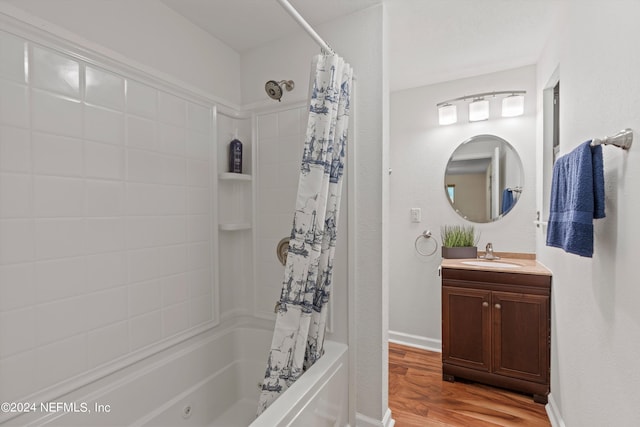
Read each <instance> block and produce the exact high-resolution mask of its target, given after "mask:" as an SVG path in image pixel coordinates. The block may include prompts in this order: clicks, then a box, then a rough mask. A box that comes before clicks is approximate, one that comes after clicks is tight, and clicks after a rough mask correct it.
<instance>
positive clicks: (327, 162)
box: [258, 55, 353, 415]
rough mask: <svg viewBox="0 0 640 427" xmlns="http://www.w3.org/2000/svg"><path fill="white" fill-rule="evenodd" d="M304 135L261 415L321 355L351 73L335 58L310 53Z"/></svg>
mask: <svg viewBox="0 0 640 427" xmlns="http://www.w3.org/2000/svg"><path fill="white" fill-rule="evenodd" d="M311 68H312V69H311V77H310V102H309V118H308V121H307V132H306V136H305V141H304V151H303V154H302V165H301V168H300V178H299V181H298V195H297V197H296V205H295V212H294V215H293V227H292V229H291V236H290V240H289V251H288V254H287V263H286V265H285V271H284V280H283V282H282V292H281V294H280V300H279V302H278V310H277V317H276V325H275V330H274V333H273V340H272V342H271V350H270V352H269V358H268V360H267V369H266V372H265V378H264V381H263V383H262V393H261V395H260V401H259V405H258V415H259V414H261V413H262V412H263V411H264V410H265V409H266V408H267V407H268V406H269V405H270V404H271V403H272V402H273V401H274V400H275V399H276V398H277V397H278V396H279V395H280V394H281V393H283V392H284V391H285V390H286V389H287V388H288V387H289V386H290V385H291V384H292V383H293V382H295V381H296V380H297V379H298V378H299V377H300V375H302V373H303V372H304V371H305V370H306V369H308V368H309V367H310V366H311V365H313V364H314V363H315V361H316V360H317V359H318V358H320V356H322V354H323V345H324V334H325V326H326V319H327V308H328V305H327V303H328V301H329V294H330V292H331V276H332V270H333V256H334V252H335V244H336V234H337V228H336V227H337V224H338V214H339V208H340V196H341V193H342V175H343V170H344V156H345V150H346V142H347V134H348V127H349V97H350V89H351V84H352V78H353V72H352V69H351V67H350V66H349V64H346V63H345V62H344V60H343V59H342V58H340V57H339V56H337V55H318V56H316V57H314V59H313V62H312V67H311Z"/></svg>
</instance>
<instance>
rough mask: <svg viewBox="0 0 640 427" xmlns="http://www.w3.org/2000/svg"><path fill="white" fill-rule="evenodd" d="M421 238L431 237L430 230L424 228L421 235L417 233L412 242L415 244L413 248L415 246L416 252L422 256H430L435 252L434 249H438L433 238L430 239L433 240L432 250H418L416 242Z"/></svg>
mask: <svg viewBox="0 0 640 427" xmlns="http://www.w3.org/2000/svg"><path fill="white" fill-rule="evenodd" d="M422 238H425V239H431V231H429V230H425V231H424V232H422V234H421V235H419V236H418V237H417V238H416V242H415V243H414V246H415V248H416V252H418V253H419V254H420V255H422V256H431V255H433V254H435V253H436V251H437V250H438V242H437V241H436V240H435V239H433V240H432V241H433V250H432V251H431V252H428V253H427V252H422V251H421V250H420V248H418V242H419V241H420V239H422Z"/></svg>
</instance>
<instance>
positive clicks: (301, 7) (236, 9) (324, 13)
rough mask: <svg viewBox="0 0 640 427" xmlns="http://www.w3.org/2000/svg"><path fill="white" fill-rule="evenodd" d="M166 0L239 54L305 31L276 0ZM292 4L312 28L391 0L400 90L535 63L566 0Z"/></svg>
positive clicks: (304, 0)
mask: <svg viewBox="0 0 640 427" xmlns="http://www.w3.org/2000/svg"><path fill="white" fill-rule="evenodd" d="M162 2H163V3H165V4H166V5H167V6H168V7H170V8H171V9H173V10H174V11H176V12H177V13H179V14H181V15H183V16H184V17H185V18H187V19H189V20H190V21H192V22H193V23H194V24H196V25H197V26H199V27H201V28H203V29H204V30H205V31H207V32H209V33H210V34H212V35H213V36H214V37H216V38H218V39H219V40H221V41H223V42H224V43H226V44H227V45H229V46H230V47H231V48H233V49H234V50H236V51H238V52H239V53H242V52H245V51H248V50H251V49H254V48H257V47H260V46H261V45H264V44H266V43H269V42H271V41H274V40H277V39H279V38H282V37H286V36H288V35H290V34H294V33H296V32H299V31H300V27H299V26H298V24H297V23H296V22H295V21H294V20H293V19H292V18H291V17H290V16H289V15H288V14H287V13H286V12H285V11H284V10H283V9H282V8H281V7H280V5H279V4H278V3H277V2H276V0H162ZM290 3H291V4H292V5H293V6H294V7H295V8H296V9H297V10H298V12H299V13H300V14H301V15H302V16H303V17H304V18H305V19H306V21H307V22H309V24H310V25H311V26H313V27H317V26H318V25H319V24H322V23H324V22H327V21H329V20H331V19H334V18H336V17H338V16H343V15H348V14H351V13H353V12H356V11H358V10H362V9H365V8H368V7H371V6H373V5H376V4H380V3H385V5H386V7H387V11H388V15H387V16H388V28H389V73H390V88H391V90H392V91H396V90H401V89H407V88H411V87H417V86H424V85H428V84H433V83H437V82H442V81H447V80H454V79H459V78H464V77H470V76H474V75H479V74H485V73H491V72H495V71H500V70H506V69H510V68H516V67H520V66H524V65H530V64H534V63H536V62H537V60H538V58H539V57H540V53H541V52H542V49H543V47H544V46H545V44H546V42H547V40H548V37H549V34H550V32H551V29H552V28H553V26H554V25H555V24H556V23H557V19H558V15H559V13H560V11H561V7H562V5H563V3H564V0H321V1H320V0H290ZM320 35H321V36H322V34H320Z"/></svg>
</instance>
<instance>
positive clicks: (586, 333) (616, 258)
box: [536, 0, 640, 427]
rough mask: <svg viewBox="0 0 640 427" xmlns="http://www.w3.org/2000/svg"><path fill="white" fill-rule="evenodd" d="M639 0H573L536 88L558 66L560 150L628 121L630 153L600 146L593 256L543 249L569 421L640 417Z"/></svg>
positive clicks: (559, 394) (555, 364) (561, 398)
mask: <svg viewBox="0 0 640 427" xmlns="http://www.w3.org/2000/svg"><path fill="white" fill-rule="evenodd" d="M638 16H640V4H639V3H638V2H637V1H632V0H627V1H625V0H620V1H615V2H609V1H604V0H602V1H588V2H585V1H581V0H574V1H571V2H570V7H569V10H568V17H567V19H566V20H565V22H564V23H563V29H562V30H561V31H559V32H558V34H557V36H556V37H554V38H553V39H552V40H551V43H550V45H549V46H548V48H547V49H546V51H545V53H544V55H543V57H542V59H541V64H544V69H541V71H544V74H540V75H539V76H538V82H539V83H538V89H539V92H538V93H540V91H541V90H542V89H544V87H545V86H544V85H546V83H547V81H548V80H549V77H550V75H551V73H552V72H553V70H554V69H555V68H556V66H557V65H558V63H559V66H560V68H559V69H560V82H561V83H560V87H561V89H560V92H561V95H560V96H561V101H560V151H561V154H564V153H568V152H569V151H571V150H572V149H573V148H575V147H576V146H577V145H578V144H580V143H581V142H583V141H584V140H587V139H589V138H591V137H594V136H606V135H611V134H614V133H615V132H617V131H618V130H620V129H622V128H626V127H630V128H632V129H634V130H635V131H636V133H635V137H636V141H634V146H633V147H631V149H630V150H629V151H628V152H624V151H622V150H620V149H619V148H615V147H604V149H603V150H604V170H605V182H606V207H605V208H606V215H607V217H606V218H605V219H600V220H596V221H595V233H594V238H595V245H594V256H593V258H582V257H578V256H575V255H569V254H566V253H564V252H563V251H562V250H560V249H555V248H548V247H546V246H545V238H546V236H545V234H544V232H543V231H539V232H538V233H537V236H536V237H537V252H538V256H539V258H540V260H541V261H543V262H544V263H545V264H546V265H547V266H548V267H549V268H550V269H551V270H552V271H553V285H552V286H553V295H552V347H551V352H552V366H551V394H552V396H553V403H554V404H555V410H556V413H557V414H559V416H560V417H561V418H562V419H563V420H564V423H565V424H566V425H567V426H586V427H589V426H603V425H620V426H632V425H639V424H640V409H639V406H638V397H637V396H638V391H637V385H638V383H640V369H638V364H637V355H638V354H640V339H638V337H640V310H638V308H637V303H638V301H640V287H638V279H637V276H638V274H637V269H636V268H635V265H636V264H637V257H638V253H639V252H638V248H637V242H636V241H635V237H636V236H638V235H640V222H638V215H639V213H640V192H638V190H637V188H636V186H637V184H638V182H640V152H639V150H638V145H636V144H637V143H638V141H637V137H638V130H639V129H640V104H639V103H638V99H640V81H639V80H638V75H640V57H639V56H638V55H635V54H634V52H636V51H637V46H636V41H637V40H638V39H639V38H640V28H639V27H638V25H637V24H638V22H637V17H638Z"/></svg>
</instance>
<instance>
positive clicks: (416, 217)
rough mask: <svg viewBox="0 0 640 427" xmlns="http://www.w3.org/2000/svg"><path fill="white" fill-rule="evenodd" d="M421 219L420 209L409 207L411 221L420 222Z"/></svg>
mask: <svg viewBox="0 0 640 427" xmlns="http://www.w3.org/2000/svg"><path fill="white" fill-rule="evenodd" d="M421 221H422V209H420V208H411V222H421Z"/></svg>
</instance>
